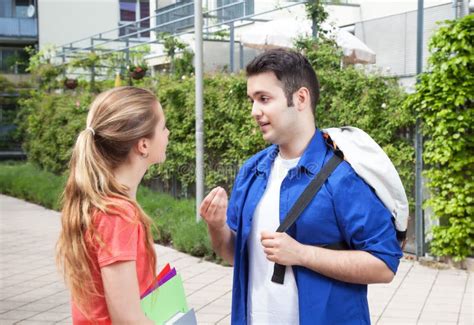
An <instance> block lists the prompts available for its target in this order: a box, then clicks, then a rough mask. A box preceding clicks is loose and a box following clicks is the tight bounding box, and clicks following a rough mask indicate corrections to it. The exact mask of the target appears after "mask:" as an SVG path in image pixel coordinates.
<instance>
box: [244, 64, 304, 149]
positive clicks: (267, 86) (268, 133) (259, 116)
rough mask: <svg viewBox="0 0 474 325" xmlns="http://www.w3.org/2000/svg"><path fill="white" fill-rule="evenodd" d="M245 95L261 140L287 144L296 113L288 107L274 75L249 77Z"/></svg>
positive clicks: (270, 73) (269, 73)
mask: <svg viewBox="0 0 474 325" xmlns="http://www.w3.org/2000/svg"><path fill="white" fill-rule="evenodd" d="M247 95H248V97H249V100H250V101H251V102H252V117H253V118H254V119H255V121H256V122H257V124H258V125H259V127H260V131H261V132H262V135H263V139H264V140H265V141H267V142H270V143H273V144H278V145H281V144H284V143H286V142H288V140H289V139H290V138H291V135H292V134H293V130H294V128H296V125H295V124H296V112H295V108H294V107H288V104H287V103H288V102H287V99H286V96H285V93H284V91H283V84H282V83H281V82H280V81H279V80H278V79H277V77H276V76H275V74H274V73H273V72H264V73H260V74H257V75H253V76H251V77H249V78H248V79H247Z"/></svg>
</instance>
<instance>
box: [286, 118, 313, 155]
mask: <svg viewBox="0 0 474 325" xmlns="http://www.w3.org/2000/svg"><path fill="white" fill-rule="evenodd" d="M315 131H316V127H315V126H313V127H308V128H306V129H305V130H304V132H301V133H298V134H296V135H295V136H294V137H293V138H292V139H290V140H289V141H288V142H287V143H283V144H281V145H280V146H279V148H280V155H281V157H282V158H283V159H293V158H298V157H301V156H302V155H303V152H304V151H305V149H306V147H307V146H308V144H309V142H310V141H311V139H312V138H313V136H314V132H315Z"/></svg>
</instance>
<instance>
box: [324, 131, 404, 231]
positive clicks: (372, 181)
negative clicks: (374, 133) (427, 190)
mask: <svg viewBox="0 0 474 325" xmlns="http://www.w3.org/2000/svg"><path fill="white" fill-rule="evenodd" d="M322 132H323V133H327V134H328V135H329V137H330V138H331V139H332V141H333V142H334V144H335V145H336V146H337V147H338V149H340V150H341V151H342V152H343V153H344V160H345V161H347V162H348V163H349V164H350V165H351V166H352V168H353V169H354V170H355V172H356V173H357V175H359V176H360V177H361V178H362V179H363V180H364V181H365V182H366V183H367V184H369V185H370V186H371V187H372V188H373V189H374V190H375V193H376V194H377V196H378V197H379V199H380V200H381V201H382V202H383V204H384V205H385V207H386V208H387V209H388V210H389V211H390V212H391V213H392V216H393V219H394V224H395V228H396V230H397V238H399V240H400V239H405V237H406V230H407V224H408V199H407V195H406V193H405V189H404V188H403V184H402V181H401V180H400V176H399V175H398V172H397V170H396V169H395V166H393V164H392V162H391V161H390V158H388V156H387V154H386V153H385V152H384V151H383V150H382V148H381V147H380V146H379V145H378V144H377V143H376V142H375V141H374V139H372V138H371V137H370V135H368V134H367V133H365V132H364V131H362V130H361V129H358V128H356V127H352V126H345V127H341V128H329V129H323V130H322Z"/></svg>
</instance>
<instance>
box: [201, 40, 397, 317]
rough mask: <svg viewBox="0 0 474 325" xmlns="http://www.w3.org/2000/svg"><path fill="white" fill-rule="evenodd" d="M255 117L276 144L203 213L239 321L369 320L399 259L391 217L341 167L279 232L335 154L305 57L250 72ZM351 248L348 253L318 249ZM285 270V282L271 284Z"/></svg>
mask: <svg viewBox="0 0 474 325" xmlns="http://www.w3.org/2000/svg"><path fill="white" fill-rule="evenodd" d="M247 77H248V81H247V94H248V97H249V99H250V101H251V102H252V117H253V118H254V119H255V121H256V122H257V124H258V125H259V126H260V130H261V132H262V135H263V138H264V139H265V140H266V141H267V142H270V143H272V145H271V146H270V147H268V148H266V149H265V150H263V151H261V152H259V153H257V154H256V155H254V156H253V157H251V158H250V159H249V160H248V161H247V162H246V163H245V164H244V165H243V167H242V168H241V170H240V171H239V174H238V176H237V178H236V180H235V184H234V188H233V191H232V195H231V199H230V202H229V204H228V202H227V194H226V192H225V191H224V190H223V189H222V188H215V189H213V190H212V191H211V192H210V193H209V195H208V196H207V197H206V198H205V199H204V201H203V203H202V205H201V209H200V213H201V215H202V217H203V219H204V220H205V221H206V222H207V224H208V230H209V234H210V236H211V240H212V245H213V248H214V249H215V251H216V252H217V254H219V255H220V256H221V257H222V258H224V259H225V260H226V261H227V262H229V263H231V264H233V265H234V282H233V296H232V323H233V324H247V323H248V324H298V323H299V324H369V323H370V317H369V309H368V303H367V284H369V283H388V282H390V281H391V280H392V279H393V276H394V274H395V272H396V270H397V267H398V264H399V259H400V257H401V256H402V252H401V250H400V247H399V244H398V242H397V239H396V234H395V228H394V226H393V225H392V221H391V214H390V212H389V211H388V210H387V209H386V208H385V207H384V205H383V204H382V203H381V201H380V200H379V199H378V198H377V196H376V195H375V194H374V192H373V191H372V189H371V188H370V187H369V186H368V185H367V184H366V183H365V182H364V181H363V180H362V179H361V178H359V177H358V176H357V174H356V173H355V172H354V170H353V169H352V168H351V166H350V165H349V164H348V163H346V162H342V163H341V164H340V165H339V166H338V167H337V168H336V169H335V170H334V172H333V173H332V174H331V176H330V177H329V178H328V179H327V181H326V182H325V183H324V185H323V186H322V188H321V189H320V191H319V192H318V193H317V194H316V196H315V197H314V198H313V199H312V201H311V203H310V204H309V205H308V207H307V208H306V209H305V210H304V212H303V213H302V214H301V215H300V217H299V218H298V219H297V221H296V223H295V224H294V225H293V226H292V227H291V228H290V230H289V231H288V234H287V233H276V232H275V230H276V229H277V227H278V226H279V224H280V223H281V222H282V221H283V219H284V218H285V216H286V214H287V213H288V211H289V209H290V208H291V207H292V206H293V204H294V203H295V201H296V200H297V199H298V197H299V196H300V195H301V193H302V192H303V191H304V189H305V188H306V186H307V185H308V184H309V183H310V181H311V180H312V179H313V178H314V176H315V175H316V174H317V173H318V172H319V171H320V170H321V167H322V166H323V165H324V164H325V163H326V162H327V161H328V160H329V159H330V158H331V157H332V156H333V152H332V150H331V149H330V148H329V147H328V146H327V145H326V143H325V141H324V139H323V135H322V133H321V132H320V131H319V130H317V129H316V127H315V122H314V108H315V107H316V104H317V102H318V99H319V85H318V80H317V78H316V74H315V72H314V70H313V69H312V67H311V65H310V64H309V62H308V60H307V59H306V58H305V57H304V56H302V55H301V54H298V53H296V52H292V51H287V50H283V49H276V50H270V51H267V52H265V53H263V54H261V55H259V56H258V57H256V58H255V59H254V60H253V61H252V62H251V63H250V64H249V65H248V66H247ZM338 242H344V243H346V244H347V245H348V246H349V247H350V249H348V250H330V249H325V248H322V247H321V246H324V245H328V244H334V243H338ZM275 262H276V263H278V264H282V265H286V266H288V267H286V274H285V280H284V283H283V284H278V283H274V282H272V281H271V278H272V274H273V270H274V263H275Z"/></svg>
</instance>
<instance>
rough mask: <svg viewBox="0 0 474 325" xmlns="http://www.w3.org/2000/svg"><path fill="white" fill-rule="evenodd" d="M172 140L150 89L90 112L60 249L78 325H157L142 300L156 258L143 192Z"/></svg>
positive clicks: (69, 186)
mask: <svg viewBox="0 0 474 325" xmlns="http://www.w3.org/2000/svg"><path fill="white" fill-rule="evenodd" d="M168 135H169V131H168V129H167V128H166V125H165V117H164V114H163V110H162V108H161V106H160V104H159V102H158V100H157V99H156V97H155V96H154V94H153V93H151V92H150V91H148V90H145V89H140V88H135V87H120V88H114V89H112V90H109V91H106V92H104V93H101V94H100V95H98V97H97V98H96V99H95V100H94V102H93V103H92V105H91V107H90V111H89V114H88V116H87V127H86V128H85V129H84V130H83V131H81V133H80V134H79V136H78V138H77V142H76V144H75V146H74V150H73V153H72V157H71V161H70V166H69V167H70V174H69V178H68V180H67V183H66V187H65V190H64V193H63V208H62V231H61V234H60V237H59V240H58V243H57V262H58V266H59V267H60V269H61V270H62V272H63V274H64V278H65V281H66V283H67V285H68V287H69V289H70V291H71V295H72V318H73V323H74V324H88V323H93V324H110V323H111V322H113V323H118V324H148V323H149V324H153V322H152V321H151V320H149V319H148V318H146V316H145V315H144V314H143V312H142V311H141V308H140V294H142V293H143V292H144V291H145V290H146V289H147V287H148V286H149V285H150V284H151V282H152V281H153V279H154V278H155V273H156V269H155V265H156V255H155V251H154V248H153V240H152V236H151V230H150V227H151V219H150V218H149V217H148V216H147V215H146V214H145V213H144V212H143V210H142V209H141V208H140V206H139V205H138V203H137V201H136V193H137V187H138V185H139V183H140V181H141V179H142V177H143V175H144V174H145V172H146V171H147V169H148V167H150V166H151V165H153V164H156V163H161V162H163V161H164V160H165V158H166V146H167V144H168Z"/></svg>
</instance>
